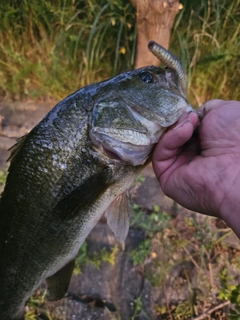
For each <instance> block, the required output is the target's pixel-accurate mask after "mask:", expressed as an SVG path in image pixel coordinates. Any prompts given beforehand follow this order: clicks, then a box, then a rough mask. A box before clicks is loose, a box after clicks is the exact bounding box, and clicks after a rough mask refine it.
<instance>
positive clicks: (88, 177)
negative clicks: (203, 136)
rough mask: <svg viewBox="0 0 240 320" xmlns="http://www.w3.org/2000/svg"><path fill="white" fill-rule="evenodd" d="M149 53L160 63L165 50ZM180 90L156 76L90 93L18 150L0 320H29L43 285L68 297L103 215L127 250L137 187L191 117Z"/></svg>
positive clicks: (0, 278) (0, 247)
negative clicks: (83, 250)
mask: <svg viewBox="0 0 240 320" xmlns="http://www.w3.org/2000/svg"><path fill="white" fill-rule="evenodd" d="M150 49H151V51H153V53H154V54H156V55H158V53H157V50H159V47H158V45H157V44H156V43H152V44H151V48H150ZM170 66H172V65H170ZM181 81H182V80H181V76H180V75H179V71H178V70H174V69H171V68H166V69H161V68H158V67H153V66H152V67H145V68H141V69H137V70H134V71H130V72H126V73H123V74H120V75H118V76H116V77H114V78H112V79H109V80H106V81H103V82H100V83H96V84H92V85H89V86H86V87H84V88H82V89H81V90H79V91H77V92H75V93H73V94H72V95H70V96H69V97H67V98H65V99H64V100H63V101H61V102H60V103H58V104H57V105H56V106H55V107H54V108H53V109H52V110H51V111H50V112H49V113H48V114H47V115H46V116H45V117H44V118H43V120H42V121H41V122H40V123H39V124H38V125H36V126H35V127H34V128H33V129H32V131H31V132H30V133H29V134H27V135H26V136H24V137H22V138H20V139H19V140H18V141H17V143H16V145H15V146H13V148H12V154H11V157H10V162H11V163H10V167H9V173H8V177H7V181H6V186H5V189H4V191H3V193H2V196H1V199H0V319H1V320H17V319H23V314H24V306H25V303H26V301H27V300H28V298H29V297H30V296H31V295H32V294H33V293H34V291H35V290H36V289H37V288H38V286H39V285H40V283H41V282H42V281H44V280H46V283H47V292H48V293H47V294H48V299H49V300H57V299H61V298H62V297H63V296H64V294H65V293H66V291H67V288H68V284H69V281H70V278H71V275H72V271H73V268H74V258H75V257H76V255H77V253H78V250H79V248H80V247H81V245H82V243H83V242H84V240H85V238H86V237H87V236H88V234H89V233H90V231H91V230H92V229H93V227H94V226H95V225H96V223H97V222H98V221H99V219H100V218H101V216H102V215H103V214H104V213H105V216H106V218H107V222H108V225H109V227H110V228H111V229H112V231H113V232H114V234H115V236H116V237H117V239H118V240H119V241H120V242H123V241H124V240H125V238H126V236H127V232H128V228H129V214H130V208H129V200H128V192H127V191H128V189H129V187H130V185H131V183H132V181H133V180H134V179H135V178H136V176H137V175H138V174H139V173H140V172H141V170H142V169H143V168H144V167H145V165H146V164H147V163H148V162H149V161H150V159H149V157H150V153H151V151H152V149H153V147H154V145H155V144H156V143H157V142H158V141H159V138H160V137H161V135H162V134H163V133H164V132H165V131H166V128H167V127H169V126H171V125H172V124H174V123H175V122H176V121H177V120H178V119H179V117H180V116H181V115H182V114H183V113H185V112H189V111H191V110H192V108H191V106H190V105H189V103H188V102H187V100H186V97H185V92H184V90H185V88H184V85H185V84H182V83H181Z"/></svg>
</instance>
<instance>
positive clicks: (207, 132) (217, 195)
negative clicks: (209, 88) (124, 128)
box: [152, 100, 240, 237]
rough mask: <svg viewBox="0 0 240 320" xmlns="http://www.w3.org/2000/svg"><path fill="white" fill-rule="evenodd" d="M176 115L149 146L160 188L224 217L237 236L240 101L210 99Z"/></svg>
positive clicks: (187, 203)
mask: <svg viewBox="0 0 240 320" xmlns="http://www.w3.org/2000/svg"><path fill="white" fill-rule="evenodd" d="M198 111H199V112H200V113H201V114H202V115H203V119H202V121H201V123H199V119H198V116H197V114H196V113H194V112H191V113H189V114H188V115H184V116H182V117H181V118H180V120H179V121H178V123H177V124H176V125H175V126H174V127H172V128H171V129H169V130H168V131H167V132H166V134H165V135H163V136H162V138H161V139H160V141H159V142H158V144H157V145H156V147H155V150H154V152H153V159H152V163H153V169H154V171H155V174H156V177H157V179H158V180H159V182H160V185H161V187H162V190H163V192H164V193H165V194H166V195H167V196H169V197H171V198H172V199H174V200H175V201H176V202H178V203H179V204H181V205H182V206H184V207H186V208H188V209H190V210H193V211H196V212H200V213H203V214H207V215H211V216H215V217H219V218H221V219H223V220H224V221H225V222H226V223H227V224H228V225H229V227H231V228H232V229H233V231H234V232H235V233H236V234H237V235H238V237H240V102H238V101H224V100H210V101H208V102H206V103H205V104H204V105H203V106H202V107H200V108H199V110H198Z"/></svg>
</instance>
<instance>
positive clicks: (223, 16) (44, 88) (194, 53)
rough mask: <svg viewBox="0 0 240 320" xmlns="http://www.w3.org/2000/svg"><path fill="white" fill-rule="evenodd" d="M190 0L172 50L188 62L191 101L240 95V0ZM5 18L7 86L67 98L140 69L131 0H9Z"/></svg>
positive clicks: (1, 44)
mask: <svg viewBox="0 0 240 320" xmlns="http://www.w3.org/2000/svg"><path fill="white" fill-rule="evenodd" d="M182 3H183V10H181V11H180V13H179V14H178V16H177V18H176V21H175V26H174V30H173V34H172V39H171V47H170V49H171V50H172V51H173V52H174V53H175V54H176V55H177V56H178V57H180V58H181V59H182V61H183V63H184V65H185V67H186V70H187V75H188V80H189V81H188V92H189V99H190V101H191V103H192V104H193V105H200V104H201V103H202V102H204V101H205V100H207V99H210V98H213V97H217V98H224V99H238V100H240V87H239V82H240V76H239V69H240V59H239V56H240V54H239V48H240V0H231V1H229V0H182ZM0 21H1V23H0V89H4V90H5V91H6V92H8V94H9V95H11V96H12V97H13V98H18V97H19V96H20V97H22V96H25V95H27V96H37V97H39V96H55V97H57V98H58V99H61V98H63V97H64V96H66V95H67V94H69V93H71V92H73V91H74V90H77V89H78V88H80V87H82V86H84V85H86V84H88V83H92V82H96V81H99V80H102V79H106V78H108V77H111V76H113V75H115V74H117V73H119V72H122V71H125V70H130V69H132V68H133V64H134V57H135V46H136V34H137V32H136V23H135V12H134V9H133V8H132V6H131V4H130V1H129V0H38V1H37V0H32V1H27V0H22V1H18V0H6V1H1V2H0ZM0 91H3V90H0Z"/></svg>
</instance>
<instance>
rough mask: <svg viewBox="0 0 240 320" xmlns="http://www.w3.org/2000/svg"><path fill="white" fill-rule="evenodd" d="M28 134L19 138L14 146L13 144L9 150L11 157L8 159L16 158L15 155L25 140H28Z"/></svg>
mask: <svg viewBox="0 0 240 320" xmlns="http://www.w3.org/2000/svg"><path fill="white" fill-rule="evenodd" d="M27 136H28V134H25V135H24V136H22V137H21V138H18V139H17V140H16V142H15V143H14V145H13V146H11V147H10V148H9V149H8V151H10V152H11V154H10V157H9V158H8V159H7V161H10V162H12V161H13V160H14V158H15V156H16V155H17V154H18V152H19V151H20V150H21V148H22V146H23V144H24V141H25V140H26V138H27Z"/></svg>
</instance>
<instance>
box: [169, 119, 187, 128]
mask: <svg viewBox="0 0 240 320" xmlns="http://www.w3.org/2000/svg"><path fill="white" fill-rule="evenodd" d="M188 121H189V120H184V121H183V122H180V123H179V124H178V125H176V127H174V128H173V130H177V129H179V128H181V127H183V126H184V125H185V123H187V122H188Z"/></svg>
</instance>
